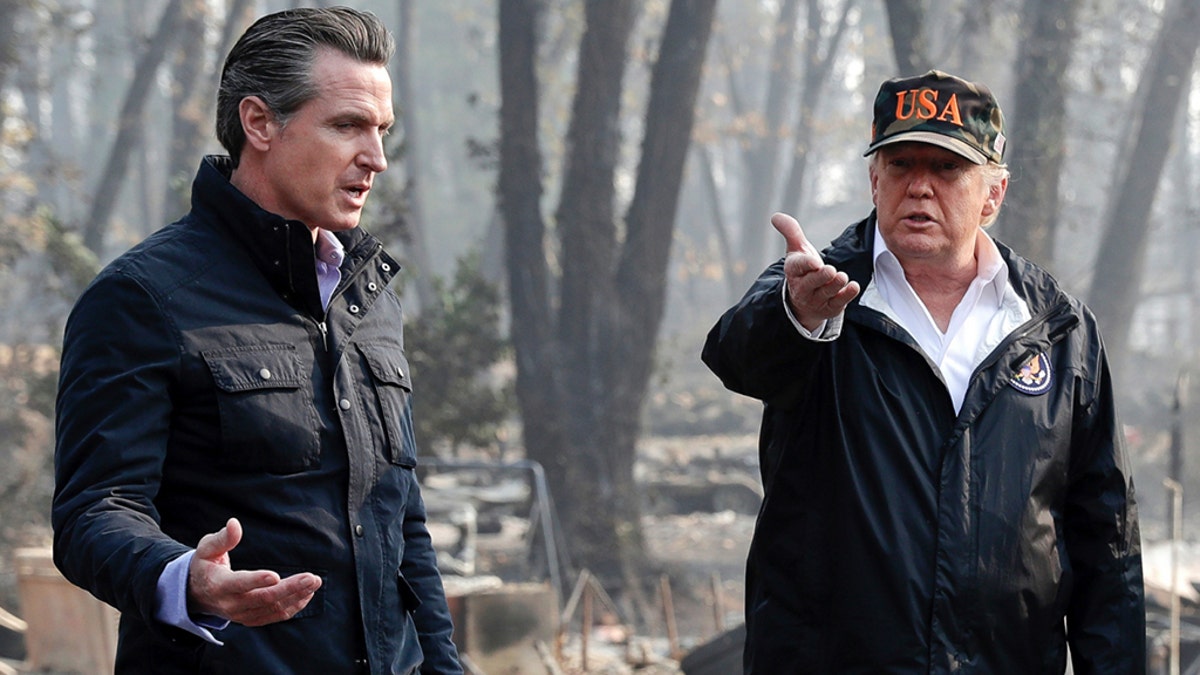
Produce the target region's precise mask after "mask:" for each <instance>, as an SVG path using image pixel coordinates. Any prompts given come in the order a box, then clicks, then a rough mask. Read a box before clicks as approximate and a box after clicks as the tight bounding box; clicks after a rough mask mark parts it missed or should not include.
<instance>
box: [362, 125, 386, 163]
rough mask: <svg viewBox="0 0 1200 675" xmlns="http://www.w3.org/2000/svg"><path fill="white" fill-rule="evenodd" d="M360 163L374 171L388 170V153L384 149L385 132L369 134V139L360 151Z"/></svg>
mask: <svg viewBox="0 0 1200 675" xmlns="http://www.w3.org/2000/svg"><path fill="white" fill-rule="evenodd" d="M358 165H359V166H361V167H362V168H364V169H366V170H368V171H372V172H374V173H383V172H384V171H386V170H387V167H388V162H387V155H386V154H384V151H383V133H382V132H379V131H376V132H375V133H373V134H369V135H368V136H367V140H366V141H365V143H364V146H363V148H362V150H361V151H359V153H358Z"/></svg>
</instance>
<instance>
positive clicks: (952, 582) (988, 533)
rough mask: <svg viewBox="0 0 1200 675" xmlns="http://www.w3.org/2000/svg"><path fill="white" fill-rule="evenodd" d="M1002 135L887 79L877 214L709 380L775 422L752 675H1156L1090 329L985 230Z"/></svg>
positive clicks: (970, 89)
mask: <svg viewBox="0 0 1200 675" xmlns="http://www.w3.org/2000/svg"><path fill="white" fill-rule="evenodd" d="M1004 146H1005V137H1004V116H1003V115H1002V114H1001V112H1000V106H999V105H998V104H997V103H996V99H995V97H994V96H993V95H992V93H991V92H990V91H989V90H988V89H987V88H986V87H984V86H982V85H979V84H974V83H971V82H967V81H966V80H963V79H961V78H958V77H954V76H951V75H947V74H945V73H941V72H938V71H930V72H928V73H925V74H924V75H920V76H916V77H905V78H897V79H892V80H888V81H886V82H884V83H883V85H882V86H881V87H880V89H879V93H878V95H877V97H876V99H875V106H874V124H873V126H872V129H871V143H870V145H869V146H868V147H867V154H868V155H870V156H871V158H870V160H869V162H870V163H869V165H868V177H869V180H870V183H869V184H870V188H871V197H872V201H873V203H874V206H875V209H874V211H873V212H872V213H871V214H870V215H869V216H868V217H867V218H865V219H863V220H862V221H860V222H859V223H857V224H855V225H852V226H850V227H849V228H848V229H847V230H846V231H845V232H843V233H842V235H841V236H839V237H838V238H837V239H836V240H835V241H834V242H833V243H832V244H831V245H830V246H829V247H828V248H826V249H825V250H824V251H822V252H818V251H817V249H816V248H815V247H814V246H813V245H812V244H811V243H810V242H809V241H808V239H807V238H806V237H805V235H804V232H803V231H802V229H801V227H800V225H799V223H797V221H796V220H795V219H794V218H792V217H791V216H787V215H784V214H776V215H775V216H774V217H773V218H772V220H771V222H772V224H773V225H774V226H775V228H776V229H777V230H778V231H779V232H780V233H781V234H782V235H783V238H784V241H785V243H786V246H787V253H786V255H785V257H784V258H783V259H782V260H780V261H779V262H777V263H776V264H774V265H772V266H770V267H769V268H768V269H767V271H766V272H764V273H763V274H762V276H760V277H759V278H758V280H757V281H756V282H755V284H754V286H753V287H752V288H751V289H750V291H749V292H748V293H747V294H746V295H745V296H744V297H743V298H742V300H741V301H740V302H739V303H738V304H737V305H735V306H734V307H733V308H731V309H730V310H728V311H727V312H726V313H725V315H724V316H722V317H721V319H720V321H719V322H718V323H717V325H716V326H714V327H713V329H712V331H711V332H710V333H709V335H708V340H707V342H706V344H705V345H704V352H703V359H704V362H705V363H706V364H708V366H709V367H710V368H711V369H712V370H713V372H714V373H716V374H717V375H718V376H719V377H720V378H721V381H722V382H723V383H724V384H725V386H726V387H728V388H729V389H731V390H733V391H736V392H739V393H742V394H745V395H747V396H751V397H754V398H757V399H759V400H761V401H763V403H764V408H763V420H762V433H761V435H760V446H759V457H760V462H761V469H762V474H763V481H764V485H765V487H766V497H765V499H764V501H763V504H762V510H761V511H760V513H759V518H758V522H757V524H756V526H755V532H754V538H753V541H752V543H751V546H750V554H749V560H748V563H747V572H746V633H747V634H746V649H745V655H744V656H745V661H744V662H745V672H746V673H753V674H755V675H757V674H760V673H761V674H764V675H778V674H789V675H793V674H797V673H821V674H823V673H839V674H841V675H846V674H853V673H863V674H867V673H913V674H917V673H921V674H928V673H967V672H969V673H995V674H1000V673H1006V674H1007V673H1023V674H1024V673H1029V674H1040V675H1049V674H1052V673H1053V674H1057V675H1061V673H1063V672H1064V670H1065V669H1066V665H1067V653H1068V649H1069V651H1070V656H1071V661H1072V663H1073V666H1074V672H1075V673H1079V674H1080V675H1082V674H1084V673H1088V674H1097V673H1107V674H1111V675H1135V674H1137V673H1143V672H1145V667H1146V664H1145V653H1146V649H1145V608H1144V600H1143V591H1142V562H1141V548H1140V547H1141V542H1140V538H1139V534H1138V521H1137V507H1136V504H1135V502H1134V492H1133V482H1132V477H1131V472H1130V466H1129V461H1128V457H1127V456H1126V453H1125V449H1124V442H1123V436H1122V431H1121V425H1120V423H1119V422H1118V419H1117V415H1116V410H1115V405H1114V401H1113V398H1114V396H1113V384H1112V381H1111V380H1110V378H1109V372H1108V365H1107V360H1106V356H1105V351H1104V347H1103V344H1102V342H1101V340H1100V335H1099V333H1098V331H1097V329H1096V321H1095V317H1094V316H1093V315H1092V314H1091V312H1090V311H1089V310H1088V309H1087V308H1086V307H1085V306H1083V304H1081V303H1080V302H1079V301H1078V300H1076V299H1075V298H1073V297H1071V296H1069V295H1068V294H1067V293H1065V292H1064V291H1063V290H1062V289H1061V288H1060V287H1059V286H1058V283H1057V282H1056V281H1055V280H1054V279H1053V278H1052V277H1051V276H1050V275H1049V274H1047V273H1046V272H1045V271H1043V270H1041V269H1039V268H1038V267H1036V266H1034V265H1033V264H1032V263H1030V262H1029V261H1027V260H1025V259H1023V258H1021V257H1020V256H1018V255H1017V254H1016V253H1014V252H1013V251H1012V250H1011V249H1009V248H1008V247H1006V246H1004V245H1003V244H1002V243H1000V242H998V241H995V240H993V239H992V238H991V237H990V236H988V234H987V233H986V232H985V231H984V227H985V226H986V225H987V224H988V223H990V222H991V221H992V220H993V219H994V218H995V216H996V214H997V212H998V211H999V209H1000V206H1001V204H1002V203H1003V201H1004V195H1005V191H1006V189H1007V187H1008V172H1007V170H1006V169H1005V167H1004V164H1003V154H1004Z"/></svg>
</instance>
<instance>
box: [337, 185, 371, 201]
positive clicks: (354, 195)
mask: <svg viewBox="0 0 1200 675" xmlns="http://www.w3.org/2000/svg"><path fill="white" fill-rule="evenodd" d="M342 189H343V190H345V191H346V193H347V194H349V195H350V198H351V199H354V200H356V201H358V200H362V199H365V198H366V196H367V193H368V192H370V191H371V186H370V185H349V186H346V187H344V188H342Z"/></svg>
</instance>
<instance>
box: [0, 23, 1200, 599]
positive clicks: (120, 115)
mask: <svg viewBox="0 0 1200 675" xmlns="http://www.w3.org/2000/svg"><path fill="white" fill-rule="evenodd" d="M314 4H332V3H313V2H288V1H283V0H0V95H2V96H0V204H2V207H0V466H3V467H4V469H3V470H0V606H8V607H12V606H14V605H15V582H14V575H13V570H12V561H11V551H12V550H13V549H14V548H15V547H18V546H27V545H43V544H45V543H47V542H48V537H49V531H48V511H49V499H50V494H51V491H52V489H53V475H52V466H53V408H54V391H55V384H56V377H57V361H58V350H59V346H60V341H61V335H62V327H63V323H64V322H65V319H66V315H67V312H68V311H69V309H70V306H71V304H72V302H73V300H74V298H75V297H76V296H77V295H78V293H79V292H80V290H82V288H83V286H84V285H86V283H87V282H88V281H89V280H90V279H91V277H92V276H93V275H94V274H95V273H96V272H97V271H98V270H99V268H100V267H101V266H102V265H103V264H104V263H106V262H107V261H109V260H111V259H112V258H113V257H115V256H116V255H118V254H119V253H120V252H122V251H123V250H125V249H126V248H128V247H129V246H130V245H132V244H133V243H135V242H136V241H138V240H140V239H141V238H143V237H145V236H146V235H147V234H149V233H150V232H152V231H153V230H155V229H157V228H159V227H161V226H162V225H164V224H166V223H167V222H170V221H172V220H174V219H175V218H177V217H179V216H180V215H182V214H183V213H184V212H186V209H187V204H188V192H189V188H190V180H191V177H192V175H193V173H194V171H195V168H196V166H197V164H198V162H199V160H200V157H201V156H202V155H203V154H205V153H214V152H220V148H219V146H218V144H217V143H216V141H215V138H214V134H213V132H212V126H213V122H212V117H213V104H214V101H215V85H216V80H217V78H218V75H219V68H220V64H221V62H222V60H223V58H224V54H225V53H226V52H227V51H228V48H229V46H230V45H231V40H232V39H235V38H236V36H237V35H239V34H240V33H241V31H242V30H244V28H245V27H246V26H247V25H249V22H250V21H252V20H253V18H255V17H256V16H259V15H261V14H263V13H266V12H269V11H273V10H277V9H283V8H286V7H293V6H301V5H314ZM345 4H350V5H352V6H355V7H358V8H361V9H367V10H371V11H373V12H375V13H376V14H378V15H379V16H380V17H381V18H382V19H383V20H384V21H385V22H386V23H387V24H388V25H389V27H391V29H392V30H393V32H394V33H395V34H396V36H397V38H398V43H399V51H398V53H397V56H396V58H395V59H394V61H393V64H392V70H393V80H394V83H395V99H396V100H395V103H396V110H397V115H398V124H397V133H394V134H393V135H392V136H391V137H390V138H391V140H390V141H389V151H390V156H391V168H390V169H389V170H388V171H387V172H386V173H385V174H383V175H382V176H381V177H380V180H379V181H377V183H376V189H375V190H374V191H373V192H374V194H373V196H372V198H371V200H370V203H369V205H368V213H367V214H366V215H365V217H364V221H363V223H364V227H366V228H367V229H369V230H371V231H372V232H374V233H376V234H378V235H379V236H381V237H382V238H383V239H384V240H385V242H386V243H387V244H388V245H389V248H390V249H391V250H392V251H393V252H394V253H395V254H397V256H398V257H399V258H401V259H402V260H403V261H404V265H405V271H404V274H403V276H402V279H401V281H400V283H399V285H398V288H397V290H398V291H399V292H400V293H402V296H403V298H404V300H405V303H406V307H407V313H408V317H409V318H408V324H407V328H406V331H407V335H406V337H407V340H406V341H407V343H408V345H409V349H410V350H411V352H412V354H411V360H412V362H413V368H414V378H415V380H416V382H417V394H416V398H415V406H416V410H415V415H416V419H417V421H418V424H419V425H420V428H419V430H418V431H419V440H420V442H421V446H422V452H423V453H425V454H429V455H431V456H443V457H450V456H472V457H486V458H491V459H494V460H502V461H512V460H514V459H517V458H528V459H533V460H536V461H538V462H540V463H541V464H542V465H543V466H544V467H545V471H546V476H547V478H548V480H549V483H550V487H551V493H552V495H554V496H555V503H556V507H557V514H558V520H559V523H560V526H561V530H562V532H563V534H564V539H565V541H566V543H567V547H566V548H567V553H568V554H569V557H570V559H571V560H572V561H573V564H574V565H575V566H576V567H577V568H579V567H588V568H590V569H592V570H593V571H595V572H597V573H598V574H599V575H600V576H601V577H602V578H605V579H606V580H608V581H609V582H610V583H611V584H613V585H615V586H617V587H621V586H624V587H626V588H632V587H634V586H636V585H637V584H638V583H639V581H638V580H640V579H643V578H645V572H646V568H647V565H648V561H647V559H646V556H645V537H644V533H643V529H642V524H641V510H642V502H641V500H640V498H639V492H638V485H637V481H636V480H635V476H634V473H635V464H636V460H637V456H638V452H639V447H641V445H640V444H641V442H642V440H643V439H644V438H646V437H649V436H676V437H682V438H684V439H688V438H695V439H697V440H696V441H695V442H696V443H698V444H702V443H705V442H707V441H705V440H702V439H706V438H709V437H712V436H716V435H749V436H752V435H753V434H754V431H755V429H756V428H757V423H758V414H759V407H758V405H757V404H756V403H755V402H753V401H749V400H746V399H741V398H739V397H736V396H735V395H733V394H730V393H728V392H726V391H724V390H723V389H722V388H721V387H720V384H719V382H717V381H716V380H715V378H713V377H712V376H711V375H710V374H709V373H707V371H706V370H705V369H704V368H703V366H702V365H701V364H700V363H699V358H698V356H699V351H700V346H701V344H702V342H703V339H704V336H705V333H706V332H707V330H708V328H709V327H710V326H711V325H712V323H713V322H714V321H715V320H716V318H717V317H718V316H719V315H720V313H721V312H722V311H723V310H724V309H725V308H726V307H728V306H729V305H730V304H731V303H732V302H733V301H734V300H735V299H736V298H737V297H738V296H740V294H741V291H742V290H743V289H744V288H746V287H747V285H748V283H749V281H750V280H751V279H753V277H754V276H756V275H757V273H758V272H759V271H760V270H761V269H762V268H763V267H764V266H765V265H766V264H768V263H769V262H771V261H772V260H774V259H776V258H777V257H778V256H779V255H780V254H781V253H782V245H781V241H779V238H778V236H777V235H775V233H774V232H773V230H771V229H770V226H769V224H768V217H769V215H770V213H772V212H773V211H777V210H783V211H788V212H791V213H794V214H796V215H797V216H798V218H799V220H800V222H801V223H802V224H803V225H804V227H805V231H806V234H807V235H808V237H809V239H810V240H812V241H813V242H814V243H816V244H817V245H818V246H823V245H824V244H825V243H826V242H828V241H829V240H830V239H831V238H832V237H834V236H835V235H836V234H837V233H839V232H840V231H841V230H842V229H843V228H844V227H846V226H847V225H848V224H850V223H851V222H853V221H855V220H857V219H859V218H861V217H863V216H865V215H866V213H867V212H868V211H869V209H870V199H869V194H868V192H867V180H866V164H865V160H863V158H862V157H861V154H862V151H863V149H864V148H865V146H866V144H867V137H868V133H869V125H870V118H871V113H870V105H871V102H872V100H873V97H874V94H875V91H876V90H877V88H878V86H879V83H880V82H881V81H882V80H884V79H886V78H888V77H893V76H896V75H898V74H905V75H907V74H915V73H920V72H924V71H925V70H928V69H929V68H934V67H936V68H938V69H941V70H946V71H949V72H953V73H956V74H959V75H962V76H964V77H967V78H968V79H972V80H977V81H982V82H985V83H987V84H989V85H990V86H991V88H992V89H993V90H994V91H995V92H996V94H997V96H998V98H999V100H1000V102H1001V105H1002V107H1003V108H1004V110H1005V111H1006V113H1007V118H1008V119H1007V122H1008V125H1009V132H1008V137H1009V151H1008V152H1009V154H1008V156H1007V161H1008V163H1009V166H1010V169H1011V170H1012V174H1013V177H1012V181H1011V185H1010V189H1009V196H1008V199H1007V201H1006V203H1005V208H1004V211H1003V212H1002V215H1001V219H1000V221H999V222H998V223H997V224H996V225H995V227H994V230H993V234H994V235H995V236H997V237H998V238H999V239H1001V240H1003V241H1005V242H1007V243H1009V244H1010V245H1012V246H1013V247H1014V248H1016V249H1017V250H1018V251H1019V252H1022V253H1023V254H1025V255H1026V256H1027V257H1029V258H1031V259H1033V260H1034V261H1036V262H1039V263H1041V264H1043V265H1044V266H1046V267H1047V268H1048V269H1050V270H1051V271H1052V272H1053V273H1054V274H1055V276H1056V277H1057V278H1058V279H1059V280H1060V281H1061V282H1062V283H1063V284H1064V285H1065V286H1066V288H1067V289H1068V290H1070V291H1071V292H1073V293H1074V294H1075V295H1077V296H1079V297H1081V298H1083V299H1084V300H1085V301H1086V302H1088V303H1089V305H1090V306H1091V307H1092V309H1093V310H1094V311H1095V312H1096V314H1097V316H1098V318H1099V320H1100V322H1101V325H1102V328H1103V330H1104V332H1105V337H1106V340H1107V344H1108V347H1109V350H1110V353H1111V358H1112V360H1113V368H1114V371H1115V377H1116V381H1117V389H1118V393H1119V396H1120V405H1121V410H1122V415H1123V418H1124V420H1125V422H1126V425H1127V438H1128V440H1129V443H1130V447H1131V452H1132V455H1133V458H1134V462H1135V480H1136V481H1137V485H1138V492H1139V495H1140V500H1141V512H1142V520H1143V533H1144V537H1145V538H1146V539H1147V540H1148V541H1157V540H1161V539H1163V538H1164V537H1165V536H1166V533H1167V532H1168V531H1169V529H1168V527H1167V519H1168V516H1169V514H1168V510H1167V508H1166V504H1167V502H1168V500H1167V496H1166V495H1165V494H1164V489H1163V479H1164V478H1172V479H1174V480H1177V481H1178V482H1179V483H1180V484H1182V486H1183V491H1184V493H1185V494H1193V493H1194V492H1195V490H1196V488H1197V487H1200V461H1196V459H1195V458H1196V452H1195V450H1194V448H1195V446H1196V444H1197V443H1200V435H1198V433H1197V432H1200V428H1197V425H1198V421H1197V420H1198V416H1197V415H1196V407H1195V406H1196V403H1195V401H1196V399H1197V396H1196V395H1195V394H1196V393H1197V392H1196V388H1197V387H1200V378H1198V377H1191V374H1192V373H1193V371H1195V370H1196V368H1197V366H1200V351H1198V348H1197V337H1198V335H1200V265H1197V261H1196V254H1197V252H1198V251H1200V247H1198V246H1197V244H1198V243H1200V242H1198V238H1200V76H1198V75H1197V73H1196V68H1195V62H1196V52H1197V45H1198V42H1200V7H1198V5H1200V3H1197V2H1195V1H1194V0H887V1H885V0H756V1H753V2H731V1H728V0H727V1H725V2H718V1H717V0H645V1H644V2H635V1H633V0H587V1H583V0H497V1H491V0H452V1H444V0H425V1H419V0H353V1H348V2H346V3H345ZM568 495H569V498H568ZM1195 501H1197V500H1191V499H1188V500H1185V511H1184V513H1185V517H1184V519H1183V531H1184V534H1185V536H1187V537H1189V538H1195V537H1196V536H1200V530H1198V528H1200V523H1197V522H1196V519H1195V516H1196V515H1197V510H1198V509H1200V505H1197V504H1195V503H1194V502H1195Z"/></svg>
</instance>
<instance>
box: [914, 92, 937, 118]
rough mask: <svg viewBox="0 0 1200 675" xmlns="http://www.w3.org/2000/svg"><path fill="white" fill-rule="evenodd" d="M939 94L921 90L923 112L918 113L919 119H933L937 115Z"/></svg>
mask: <svg viewBox="0 0 1200 675" xmlns="http://www.w3.org/2000/svg"><path fill="white" fill-rule="evenodd" d="M937 98H938V93H937V92H936V91H934V90H932V89H922V90H921V111H920V112H918V113H917V117H918V118H920V119H923V120H928V119H933V116H934V115H936V114H937V106H936V105H934V104H935V103H937Z"/></svg>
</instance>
